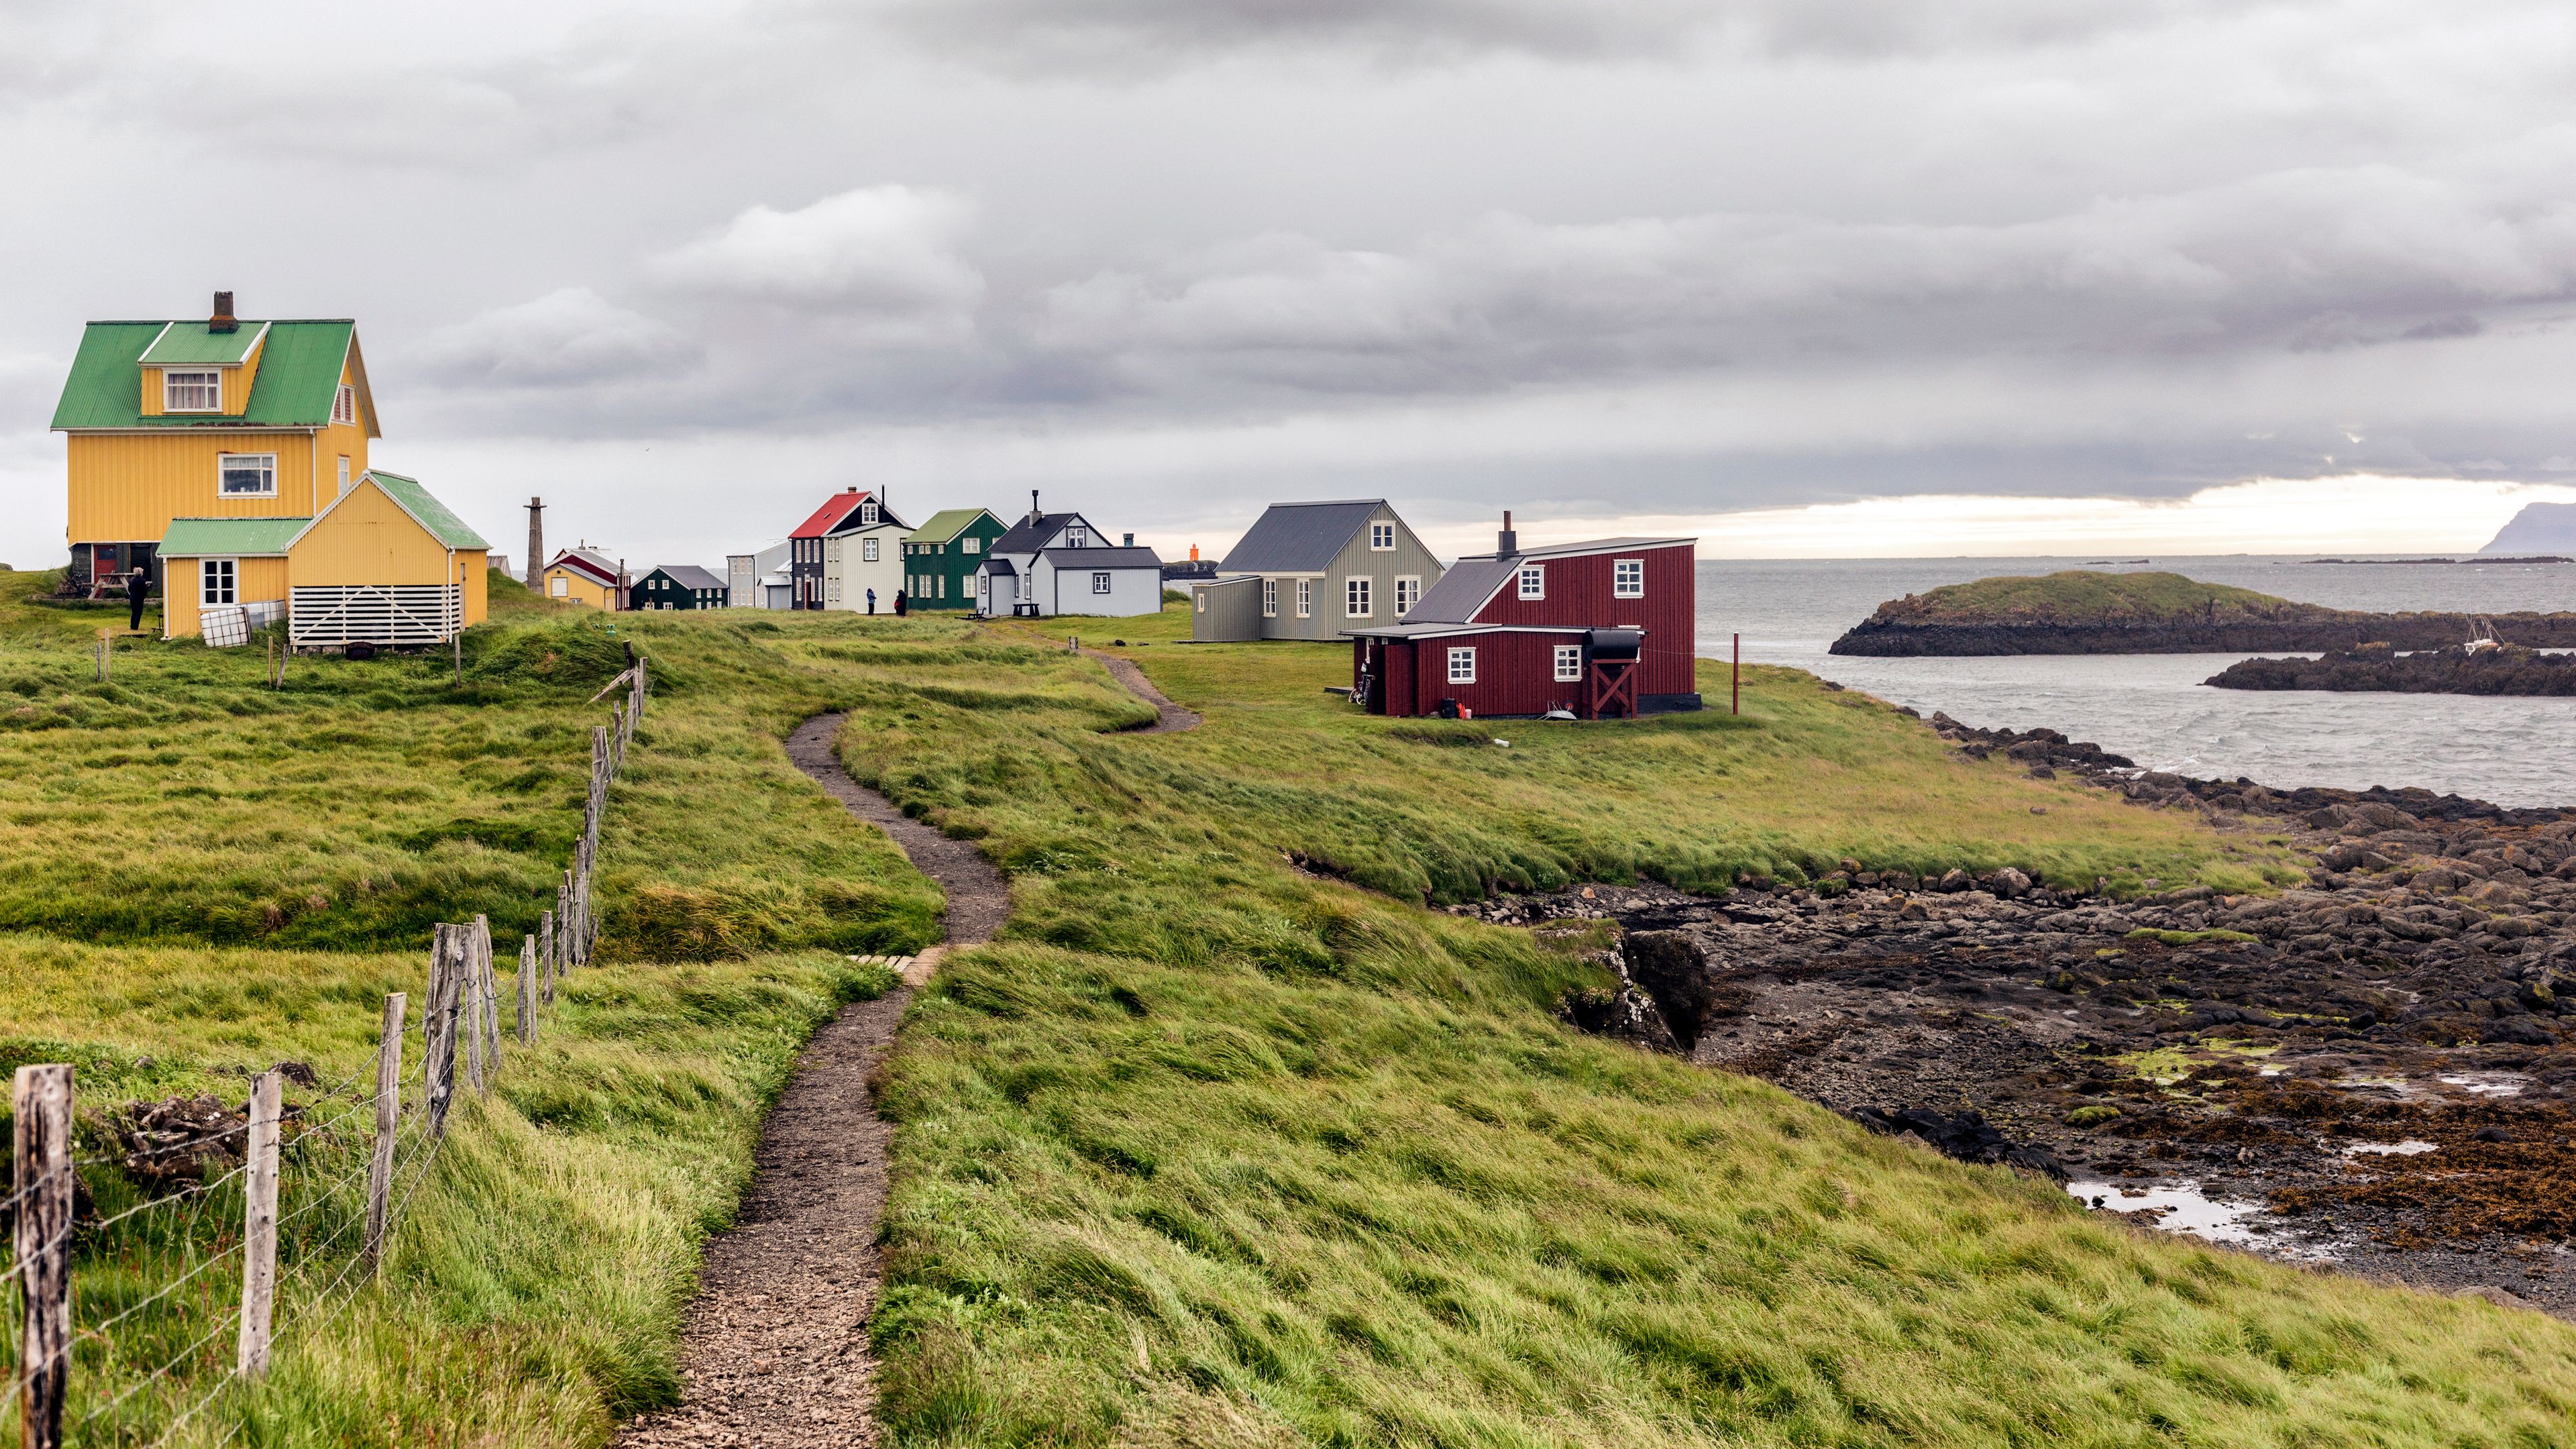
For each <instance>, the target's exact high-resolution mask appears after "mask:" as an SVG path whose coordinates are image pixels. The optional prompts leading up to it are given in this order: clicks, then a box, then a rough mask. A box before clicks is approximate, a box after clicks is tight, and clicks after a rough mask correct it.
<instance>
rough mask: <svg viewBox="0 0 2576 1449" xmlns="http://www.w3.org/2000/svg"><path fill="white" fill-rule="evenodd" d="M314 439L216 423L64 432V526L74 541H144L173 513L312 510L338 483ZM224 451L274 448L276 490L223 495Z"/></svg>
mask: <svg viewBox="0 0 2576 1449" xmlns="http://www.w3.org/2000/svg"><path fill="white" fill-rule="evenodd" d="M340 431H342V432H344V433H346V432H350V431H353V430H351V429H345V428H344V429H341V430H340ZM315 441H316V440H315V438H314V437H313V435H312V434H310V433H306V432H253V431H248V430H243V431H235V430H232V429H214V428H209V429H205V430H203V431H200V430H197V429H193V428H192V429H189V430H188V431H186V432H173V433H170V434H166V435H165V434H161V433H149V434H135V433H73V434H71V435H70V436H69V437H68V438H67V439H66V440H65V443H66V452H67V453H68V455H69V470H70V474H71V511H70V517H69V518H68V519H67V520H66V523H67V525H68V526H67V528H66V530H65V532H66V534H67V536H68V539H69V541H70V542H73V543H127V542H135V543H141V542H154V541H157V540H159V539H160V537H161V536H162V535H163V534H165V533H167V532H169V531H170V520H171V519H173V518H309V517H311V516H313V515H314V514H316V513H318V512H320V511H321V510H322V508H323V507H324V506H325V505H327V504H328V503H330V501H331V499H330V492H331V491H336V488H337V484H336V483H322V482H321V480H320V479H319V477H318V476H317V474H316V471H315V466H314V460H315V457H316V452H315V449H314V443H315ZM225 453H275V454H276V455H277V496H275V497H273V498H226V497H224V496H223V495H222V494H221V493H220V492H218V491H217V488H216V476H215V460H216V458H217V457H218V456H220V455H222V454H225ZM334 466H335V467H336V464H335V465H334ZM317 484H318V485H319V486H317Z"/></svg>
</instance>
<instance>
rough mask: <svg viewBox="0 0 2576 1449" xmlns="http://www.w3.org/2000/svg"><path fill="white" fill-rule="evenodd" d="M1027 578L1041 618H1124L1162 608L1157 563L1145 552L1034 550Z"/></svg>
mask: <svg viewBox="0 0 2576 1449" xmlns="http://www.w3.org/2000/svg"><path fill="white" fill-rule="evenodd" d="M1128 537H1129V538H1131V539H1132V538H1134V537H1135V535H1134V534H1129V535H1128ZM1027 577H1028V579H1029V581H1030V585H1031V588H1030V593H1031V594H1032V596H1033V597H1034V599H1035V601H1036V603H1037V606H1038V612H1039V613H1041V614H1107V615H1111V616H1114V617H1118V618H1126V617H1129V616H1132V615H1136V614H1157V613H1160V612H1162V608H1163V561H1162V559H1161V558H1159V557H1157V556H1156V555H1155V553H1154V551H1153V550H1152V549H1150V548H1134V547H1119V548H1048V549H1040V550H1039V551H1038V555H1037V557H1036V559H1034V560H1033V561H1031V563H1030V565H1029V572H1028V574H1027Z"/></svg>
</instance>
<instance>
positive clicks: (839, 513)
mask: <svg viewBox="0 0 2576 1449" xmlns="http://www.w3.org/2000/svg"><path fill="white" fill-rule="evenodd" d="M876 501H877V495H876V493H875V492H874V491H873V490H862V489H858V488H852V489H849V490H847V491H845V492H841V493H835V494H833V495H832V496H831V497H829V498H827V499H824V500H823V506H822V507H820V508H817V509H815V510H814V513H813V516H811V517H809V518H807V519H806V520H805V521H804V522H803V523H800V524H798V525H796V531H795V532H794V533H791V534H789V535H787V539H788V544H787V569H788V578H789V581H790V582H791V583H793V584H794V586H795V588H794V598H793V599H791V600H790V601H789V603H788V607H789V608H791V609H820V608H822V607H824V599H823V540H825V539H827V538H829V537H831V536H832V535H833V534H835V533H837V532H839V531H840V530H841V527H842V525H844V524H845V523H847V522H849V520H850V516H851V515H852V514H854V513H857V512H858V511H859V505H860V504H862V503H875V502H876ZM871 521H872V522H873V521H874V520H871Z"/></svg>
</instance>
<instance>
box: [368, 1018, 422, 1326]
mask: <svg viewBox="0 0 2576 1449" xmlns="http://www.w3.org/2000/svg"><path fill="white" fill-rule="evenodd" d="M410 1001H411V998H410V997H408V996H405V995H404V994H403V993H401V992H399V991H397V992H394V993H393V994H391V995H389V996H387V997H386V998H385V1025H384V1033H383V1035H381V1036H379V1037H378V1038H377V1039H376V1143H375V1156H374V1157H373V1158H372V1159H371V1160H370V1161H369V1162H368V1163H367V1242H366V1249H365V1253H366V1260H367V1276H368V1277H370V1278H372V1277H374V1276H376V1274H377V1273H378V1272H379V1271H381V1270H382V1269H383V1267H384V1261H385V1228H386V1222H385V1215H386V1214H387V1213H388V1212H390V1211H392V1208H393V1196H394V1134H395V1131H396V1129H398V1128H399V1127H401V1125H402V1033H403V1008H404V1007H406V1006H408V1005H409V1004H410Z"/></svg>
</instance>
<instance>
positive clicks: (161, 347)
mask: <svg viewBox="0 0 2576 1449" xmlns="http://www.w3.org/2000/svg"><path fill="white" fill-rule="evenodd" d="M261 325H262V324H260V323H257V322H244V323H241V324H240V325H238V326H237V327H235V328H234V329H233V330H232V331H230V332H217V331H215V330H214V329H213V328H211V327H209V326H207V325H206V324H205V323H203V322H173V323H171V324H170V327H169V330H168V331H166V332H163V333H162V334H161V337H160V340H159V341H157V342H154V343H153V344H152V345H151V346H150V347H147V348H145V349H143V356H142V358H141V361H142V363H143V365H144V366H146V367H185V366H187V365H188V364H190V363H197V364H199V365H204V364H208V363H213V364H218V365H221V364H231V363H238V362H240V361H241V360H242V359H243V358H245V357H248V356H250V349H251V344H252V343H254V342H257V341H258V340H259V337H260V330H261Z"/></svg>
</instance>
